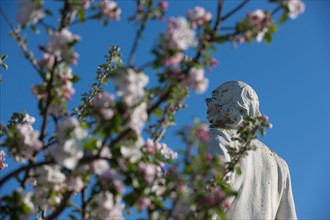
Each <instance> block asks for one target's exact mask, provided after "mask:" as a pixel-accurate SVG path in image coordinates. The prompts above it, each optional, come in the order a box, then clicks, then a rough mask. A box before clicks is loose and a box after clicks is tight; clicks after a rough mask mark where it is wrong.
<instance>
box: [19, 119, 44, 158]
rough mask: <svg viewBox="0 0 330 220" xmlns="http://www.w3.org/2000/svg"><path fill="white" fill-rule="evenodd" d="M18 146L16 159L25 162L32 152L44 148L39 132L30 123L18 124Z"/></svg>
mask: <svg viewBox="0 0 330 220" xmlns="http://www.w3.org/2000/svg"><path fill="white" fill-rule="evenodd" d="M16 130H17V135H18V147H17V148H16V149H15V153H14V154H15V160H16V161H21V162H24V161H25V160H26V159H27V158H29V157H31V156H32V154H33V153H34V152H36V151H38V150H40V149H41V148H42V142H41V141H40V140H39V132H38V131H35V130H33V128H32V126H31V125H30V124H17V125H16Z"/></svg>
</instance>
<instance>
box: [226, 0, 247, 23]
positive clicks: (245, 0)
mask: <svg viewBox="0 0 330 220" xmlns="http://www.w3.org/2000/svg"><path fill="white" fill-rule="evenodd" d="M249 1H250V0H244V1H243V2H242V3H241V4H239V5H238V6H237V7H236V8H234V9H233V10H231V11H230V12H228V13H227V14H226V15H224V16H223V17H222V18H221V20H222V21H225V20H227V19H228V18H230V17H231V16H232V15H233V14H235V13H236V12H238V11H239V10H240V9H242V8H243V7H244V6H245V5H246V4H247V3H248V2H249Z"/></svg>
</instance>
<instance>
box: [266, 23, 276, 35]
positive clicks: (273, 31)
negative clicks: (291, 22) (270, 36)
mask: <svg viewBox="0 0 330 220" xmlns="http://www.w3.org/2000/svg"><path fill="white" fill-rule="evenodd" d="M268 29H269V32H271V33H275V32H276V31H277V29H278V27H277V26H276V25H275V24H274V25H271V26H270V27H269V28H268Z"/></svg>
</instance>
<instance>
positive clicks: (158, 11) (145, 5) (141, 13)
mask: <svg viewBox="0 0 330 220" xmlns="http://www.w3.org/2000/svg"><path fill="white" fill-rule="evenodd" d="M137 4H138V6H137V7H136V12H135V14H134V16H132V17H131V19H135V20H142V21H143V20H145V19H147V18H148V19H163V17H164V14H165V12H166V10H167V8H168V3H167V1H160V2H158V4H157V6H156V7H151V6H152V5H150V1H138V2H137Z"/></svg>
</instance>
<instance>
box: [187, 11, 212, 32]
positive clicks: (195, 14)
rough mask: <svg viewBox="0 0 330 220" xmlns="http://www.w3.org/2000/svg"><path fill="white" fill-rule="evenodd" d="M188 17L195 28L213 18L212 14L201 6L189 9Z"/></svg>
mask: <svg viewBox="0 0 330 220" xmlns="http://www.w3.org/2000/svg"><path fill="white" fill-rule="evenodd" d="M187 17H188V19H189V21H190V22H191V24H192V27H193V28H195V27H201V26H203V25H205V24H207V23H209V22H210V21H211V20H212V14H211V13H210V12H207V11H206V10H205V9H204V8H202V7H200V6H196V7H195V8H194V9H190V10H188V14H187Z"/></svg>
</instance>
